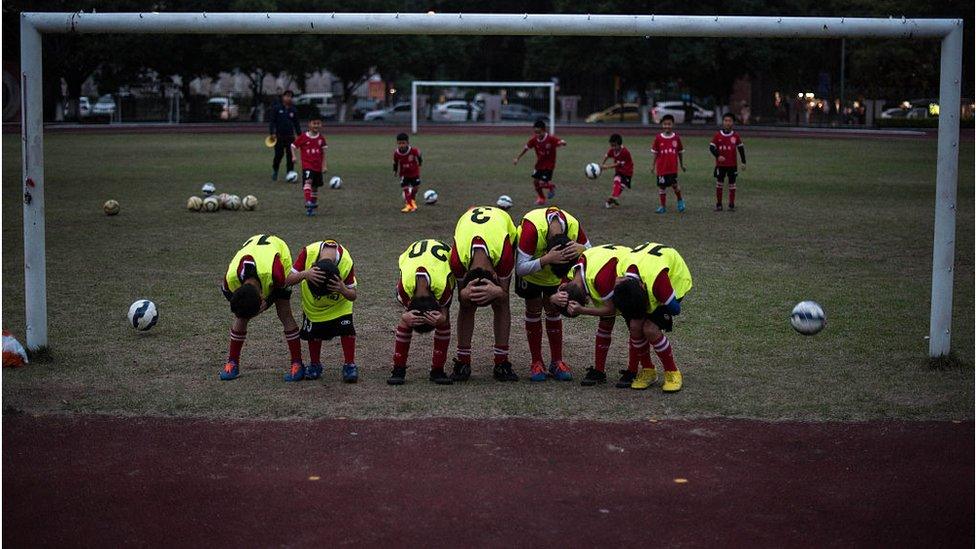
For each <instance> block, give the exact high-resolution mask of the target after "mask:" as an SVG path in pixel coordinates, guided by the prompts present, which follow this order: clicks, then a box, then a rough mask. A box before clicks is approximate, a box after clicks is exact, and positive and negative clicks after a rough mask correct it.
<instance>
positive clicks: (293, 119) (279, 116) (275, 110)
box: [268, 90, 302, 181]
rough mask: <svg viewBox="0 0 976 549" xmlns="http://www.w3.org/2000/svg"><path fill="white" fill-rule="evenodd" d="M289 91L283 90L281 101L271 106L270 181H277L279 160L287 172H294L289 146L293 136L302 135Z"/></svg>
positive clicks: (293, 162) (293, 160)
mask: <svg viewBox="0 0 976 549" xmlns="http://www.w3.org/2000/svg"><path fill="white" fill-rule="evenodd" d="M293 98H294V96H293V94H292V93H291V90H285V92H284V93H282V94H281V99H280V100H279V101H276V102H275V104H274V105H272V106H271V117H270V123H269V129H268V131H270V132H271V136H272V137H274V138H275V147H274V151H275V152H274V162H272V164H271V169H272V170H273V171H272V172H271V180H272V181H277V180H278V167H279V166H281V158H282V157H284V158H285V164H286V166H287V167H288V171H290V172H291V171H294V170H295V159H294V158H293V157H292V155H291V144H292V142H293V141H294V140H295V136H297V135H298V134H300V133H302V129H301V127H299V125H298V109H296V108H295V105H294V103H293V101H292V100H293Z"/></svg>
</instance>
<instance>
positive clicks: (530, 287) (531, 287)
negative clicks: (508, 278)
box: [515, 276, 559, 299]
mask: <svg viewBox="0 0 976 549" xmlns="http://www.w3.org/2000/svg"><path fill="white" fill-rule="evenodd" d="M558 291H559V286H539V285H538V284H533V283H531V282H529V281H528V280H526V279H524V278H522V277H520V276H516V277H515V295H517V296H519V297H521V298H522V299H536V298H539V297H542V296H545V297H550V296H552V294H554V293H556V292H558Z"/></svg>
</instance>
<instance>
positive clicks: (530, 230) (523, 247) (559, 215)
mask: <svg viewBox="0 0 976 549" xmlns="http://www.w3.org/2000/svg"><path fill="white" fill-rule="evenodd" d="M553 219H559V223H560V224H562V226H563V231H566V230H568V224H567V223H568V222H567V221H566V213H565V212H563V211H562V210H560V209H558V208H550V211H548V212H546V221H548V222H549V223H552V220H553ZM521 227H522V228H521V230H520V231H519V240H518V251H519V254H518V255H519V259H521V260H524V261H529V260H531V259H532V256H533V255H535V253H536V249H535V247H536V242H538V240H539V229H538V228H537V227H536V226H535V223H532V222H531V221H529V220H527V219H523V220H522V226H521ZM576 243H577V244H582V245H583V246H586V247H587V248H589V247H590V239H589V238H587V237H586V232H585V231H583V227H582V226H580V228H579V232H578V233H577V235H576Z"/></svg>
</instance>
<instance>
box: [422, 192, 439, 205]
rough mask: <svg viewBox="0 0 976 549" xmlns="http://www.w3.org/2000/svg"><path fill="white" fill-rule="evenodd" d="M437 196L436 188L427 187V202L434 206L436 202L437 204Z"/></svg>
mask: <svg viewBox="0 0 976 549" xmlns="http://www.w3.org/2000/svg"><path fill="white" fill-rule="evenodd" d="M437 198H438V196H437V191H435V190H434V189H427V192H425V193H424V203H425V204H428V205H431V206H433V205H434V204H437Z"/></svg>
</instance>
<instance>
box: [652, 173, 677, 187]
mask: <svg viewBox="0 0 976 549" xmlns="http://www.w3.org/2000/svg"><path fill="white" fill-rule="evenodd" d="M677 184H678V174H676V173H672V174H668V175H659V176H657V186H658V187H660V188H662V189H667V188H668V187H671V186H673V185H677Z"/></svg>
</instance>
